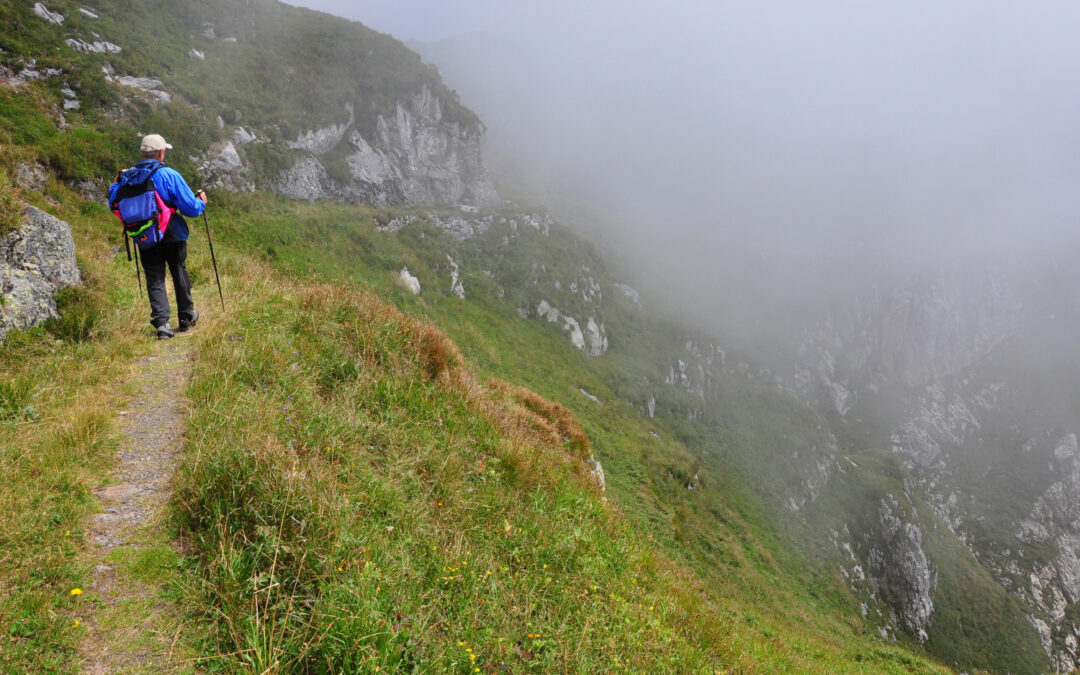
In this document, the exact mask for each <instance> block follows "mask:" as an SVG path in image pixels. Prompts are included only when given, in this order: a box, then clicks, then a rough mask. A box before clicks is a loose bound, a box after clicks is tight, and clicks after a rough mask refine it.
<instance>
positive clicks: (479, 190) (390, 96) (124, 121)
mask: <svg viewBox="0 0 1080 675" xmlns="http://www.w3.org/2000/svg"><path fill="white" fill-rule="evenodd" d="M35 7H36V5H35V4H32V3H31V4H28V3H7V4H5V5H4V6H3V7H0V19H2V20H3V21H4V25H5V26H9V27H12V28H13V30H9V31H6V32H5V34H4V35H3V36H0V49H3V50H4V59H3V62H4V66H5V70H4V71H3V73H2V74H3V77H4V79H5V81H6V82H8V84H9V85H10V86H9V89H10V88H15V89H18V88H19V87H20V86H21V84H22V83H25V82H40V84H41V88H42V89H43V90H44V91H46V92H48V94H49V98H50V99H51V101H52V102H55V108H54V109H53V110H52V115H53V117H54V119H56V120H57V121H58V122H59V123H60V125H61V126H64V125H66V124H68V121H67V120H68V118H70V120H71V122H70V123H71V124H73V125H74V127H75V133H76V134H78V133H80V131H81V132H82V133H85V134H86V135H87V136H88V138H87V140H93V141H95V142H94V143H93V144H92V145H91V146H89V147H82V148H80V152H79V153H72V149H73V148H72V146H71V144H70V142H64V141H59V140H58V141H55V143H56V145H52V144H49V143H48V141H49V140H50V139H49V138H48V137H49V136H50V135H51V134H50V132H49V130H48V129H46V128H41V129H26V128H12V129H8V130H7V131H8V133H9V135H10V136H11V141H12V142H15V143H19V144H23V143H27V142H35V143H41V142H46V145H48V151H49V154H48V155H47V159H48V161H49V163H50V164H51V165H52V166H53V167H54V168H55V169H56V170H57V173H58V174H59V175H60V177H61V178H69V179H75V180H82V179H87V178H92V177H96V176H97V175H98V173H99V172H100V170H101V168H102V167H103V166H105V167H114V168H121V167H123V166H126V164H124V162H125V161H127V159H126V158H122V157H123V155H120V154H117V153H116V151H117V150H126V151H127V153H128V154H129V155H130V153H131V152H132V151H135V150H137V149H138V148H137V140H138V139H137V135H138V134H137V133H136V134H135V135H132V134H131V133H130V132H131V129H132V128H134V129H135V130H136V131H138V130H139V129H142V128H153V129H155V130H157V131H158V132H160V133H162V134H163V135H165V136H166V137H167V138H169V139H170V141H171V142H172V143H173V145H175V146H176V147H177V148H182V149H183V150H182V152H180V153H177V154H176V156H175V157H173V158H172V161H173V162H174V164H177V165H178V168H181V169H182V170H184V171H185V173H190V172H191V170H192V169H194V168H197V169H198V171H199V172H200V173H201V174H203V178H204V179H205V183H206V184H207V185H208V186H219V185H220V186H225V187H230V188H233V189H239V190H250V189H253V188H254V187H262V188H268V189H272V190H275V191H278V192H281V193H283V194H286V195H289V196H292V197H295V198H304V199H316V198H322V197H333V198H338V199H345V200H349V201H364V202H368V203H386V204H399V205H406V204H414V205H416V204H442V203H457V202H465V203H477V204H486V203H490V202H493V201H494V200H496V199H497V196H496V195H495V191H494V188H493V187H492V183H491V179H490V177H489V176H488V175H487V172H486V170H485V169H484V166H483V161H482V158H481V156H480V149H481V144H482V139H483V125H482V124H481V123H480V121H479V120H478V119H477V118H476V116H475V115H474V114H473V113H472V112H470V111H469V110H468V109H467V108H465V107H464V106H462V105H461V104H460V103H459V102H458V100H457V96H456V95H455V94H454V93H453V92H452V91H450V90H448V89H447V88H446V87H445V86H444V85H443V84H442V82H441V81H440V80H439V77H438V73H437V72H436V71H435V70H434V69H433V68H432V67H430V66H426V65H424V64H423V63H422V62H421V61H420V59H419V57H418V56H416V54H414V53H412V52H410V51H409V50H407V49H406V48H405V47H404V46H403V45H402V44H401V43H400V42H398V41H397V40H394V39H393V38H391V37H389V36H387V35H382V34H380V33H376V32H374V31H371V30H369V29H367V28H365V27H364V26H362V25H360V24H356V23H350V22H346V21H341V20H339V19H336V18H334V17H330V16H327V15H324V14H319V13H317V12H311V11H308V10H303V9H297V8H293V7H290V6H288V5H284V4H281V3H279V2H275V1H274V0H257V1H242V0H235V1H224V2H216V1H215V2H210V1H209V0H183V1H179V2H167V3H155V4H152V5H148V4H146V3H142V2H130V1H128V2H125V1H121V0H116V1H112V2H103V3H98V4H97V5H95V7H94V9H93V10H90V9H88V8H86V7H82V6H81V5H80V4H79V3H76V2H57V3H53V4H52V5H50V7H49V8H45V7H44V5H42V9H41V10H40V11H35V9H34V8H35ZM10 94H11V92H10V91H9V92H8V95H9V96H10ZM6 105H8V106H15V105H17V103H14V102H11V103H7V104H6ZM102 133H104V137H102V135H101V134H102ZM87 149H92V150H93V154H90V155H89V156H86V155H83V153H85V151H86V150H87Z"/></svg>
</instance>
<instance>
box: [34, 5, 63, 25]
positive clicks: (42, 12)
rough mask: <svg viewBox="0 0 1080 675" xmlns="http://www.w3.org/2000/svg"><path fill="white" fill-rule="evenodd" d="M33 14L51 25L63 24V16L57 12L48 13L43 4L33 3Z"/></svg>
mask: <svg viewBox="0 0 1080 675" xmlns="http://www.w3.org/2000/svg"><path fill="white" fill-rule="evenodd" d="M34 14H37V15H38V16H40V17H41V18H42V19H45V20H46V21H48V22H49V23H51V24H55V25H57V26H59V25H60V24H62V23H64V15H63V14H61V13H59V12H50V11H49V10H48V9H47V8H46V7H45V5H44V4H42V3H40V2H36V3H34Z"/></svg>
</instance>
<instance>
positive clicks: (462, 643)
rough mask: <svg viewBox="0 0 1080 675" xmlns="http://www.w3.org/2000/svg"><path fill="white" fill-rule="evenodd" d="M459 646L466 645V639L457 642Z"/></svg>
mask: <svg viewBox="0 0 1080 675" xmlns="http://www.w3.org/2000/svg"><path fill="white" fill-rule="evenodd" d="M457 646H458V647H464V646H465V641H464V640H462V641H461V642H459V643H457Z"/></svg>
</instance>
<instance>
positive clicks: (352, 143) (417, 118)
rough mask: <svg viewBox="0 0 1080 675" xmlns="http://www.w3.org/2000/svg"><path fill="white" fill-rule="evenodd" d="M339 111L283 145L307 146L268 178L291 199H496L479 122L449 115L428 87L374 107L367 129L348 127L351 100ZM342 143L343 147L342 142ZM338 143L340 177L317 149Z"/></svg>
mask: <svg viewBox="0 0 1080 675" xmlns="http://www.w3.org/2000/svg"><path fill="white" fill-rule="evenodd" d="M345 113H346V117H347V118H346V119H345V120H343V121H342V122H341V123H339V124H333V125H330V126H328V127H324V128H321V129H313V130H309V131H305V132H303V133H301V134H300V135H299V136H298V137H297V138H296V139H295V140H293V141H289V142H288V143H287V145H288V147H290V148H292V149H296V150H305V151H307V152H308V153H310V154H309V155H308V156H307V157H305V158H304V159H301V160H300V161H299V162H297V163H296V164H294V165H293V166H292V167H290V168H289V169H287V170H285V171H284V172H282V174H281V175H280V176H279V177H278V178H277V180H276V181H274V183H273V188H274V189H275V190H277V191H278V192H281V193H282V194H284V195H286V196H288V197H292V198H294V199H307V200H315V199H325V198H334V199H343V200H346V201H360V202H365V203H370V204H377V205H395V206H435V205H446V204H473V205H490V204H494V203H495V202H496V201H497V200H498V195H497V194H496V192H495V188H494V183H493V182H492V180H491V177H490V175H489V174H488V173H487V170H486V169H485V168H484V164H483V158H482V156H481V145H482V142H483V131H482V128H480V127H479V125H477V126H476V127H472V126H468V125H464V124H461V123H459V122H456V121H451V120H449V119H448V118H447V117H446V116H445V115H444V103H443V101H442V100H441V99H440V98H439V97H438V96H436V95H435V94H434V93H433V92H432V91H431V88H430V87H426V86H425V87H423V88H422V89H421V90H420V91H418V92H417V93H416V94H415V95H413V97H412V98H410V99H408V100H405V101H399V102H398V104H397V107H396V110H395V112H394V114H392V115H380V116H379V117H378V119H377V121H376V124H375V130H374V134H373V135H372V137H370V138H365V137H364V136H363V135H361V133H360V132H359V130H358V129H356V127H355V124H354V122H355V115H354V112H353V106H352V104H348V105H347V106H346V109H345ZM343 145H344V147H342V146H343ZM342 149H343V150H344V151H345V153H344V162H345V166H346V167H347V169H348V174H349V176H348V180H344V179H343V178H342V177H338V178H337V179H331V178H330V176H329V173H328V172H327V169H326V166H325V165H324V163H323V162H324V156H325V155H326V154H327V153H330V152H331V151H338V152H340V151H341V150H342Z"/></svg>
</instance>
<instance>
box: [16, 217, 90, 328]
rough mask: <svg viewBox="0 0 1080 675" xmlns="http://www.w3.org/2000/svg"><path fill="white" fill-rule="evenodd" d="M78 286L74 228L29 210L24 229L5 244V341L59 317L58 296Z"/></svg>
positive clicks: (24, 221) (17, 231) (18, 231)
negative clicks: (13, 333)
mask: <svg viewBox="0 0 1080 675" xmlns="http://www.w3.org/2000/svg"><path fill="white" fill-rule="evenodd" d="M78 283H79V270H78V267H77V266H76V263H75V242H74V240H73V239H72V237H71V228H70V227H68V224H67V223H65V222H63V221H62V220H59V219H57V218H54V217H53V216H50V215H49V214H47V213H45V212H44V211H41V210H39V209H36V208H34V207H32V206H25V207H24V208H23V224H22V227H20V228H19V229H17V230H15V231H14V232H11V233H9V234H8V235H7V236H5V237H4V238H3V239H0V299H2V300H3V302H2V303H0V341H2V340H3V338H4V336H5V335H6V334H7V332H8V331H10V330H25V329H27V328H31V327H33V326H36V325H37V324H39V323H41V322H42V321H45V320H47V319H51V318H55V317H56V316H58V315H57V313H56V302H55V301H54V300H53V294H55V293H56V292H57V291H59V290H60V289H62V288H65V287H67V286H72V285H75V284H78Z"/></svg>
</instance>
